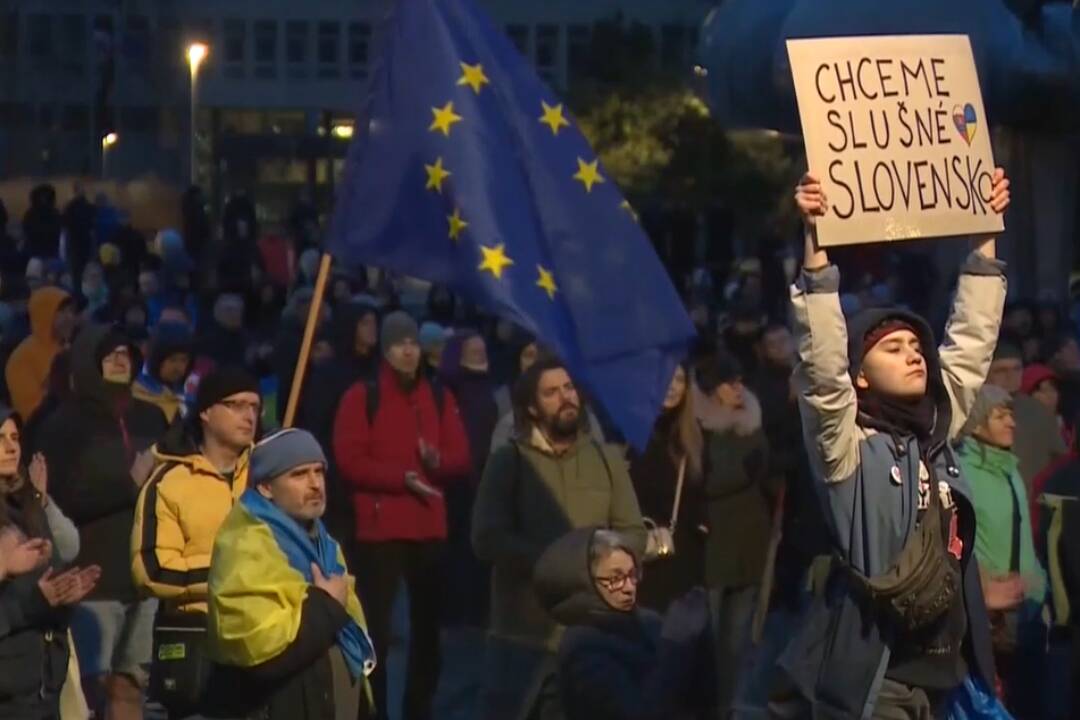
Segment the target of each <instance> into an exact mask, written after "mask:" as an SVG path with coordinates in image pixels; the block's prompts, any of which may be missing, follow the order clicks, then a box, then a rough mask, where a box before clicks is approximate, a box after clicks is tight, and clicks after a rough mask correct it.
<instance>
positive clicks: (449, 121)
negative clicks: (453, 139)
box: [428, 100, 462, 137]
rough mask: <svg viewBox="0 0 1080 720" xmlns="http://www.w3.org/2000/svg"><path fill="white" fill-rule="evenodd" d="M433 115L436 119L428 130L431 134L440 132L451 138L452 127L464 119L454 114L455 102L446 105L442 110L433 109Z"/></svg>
mask: <svg viewBox="0 0 1080 720" xmlns="http://www.w3.org/2000/svg"><path fill="white" fill-rule="evenodd" d="M431 114H432V115H434V116H435V119H434V120H433V121H432V123H431V127H429V128H428V130H430V131H431V132H435V131H436V130H439V131H441V132H442V134H443V135H445V136H447V137H450V127H451V126H452V125H453V124H454V123H458V122H461V120H462V117H461V116H460V115H458V114H457V113H456V112H454V101H453V100H451V101H450V102H448V103H446V105H444V106H443V107H441V108H431Z"/></svg>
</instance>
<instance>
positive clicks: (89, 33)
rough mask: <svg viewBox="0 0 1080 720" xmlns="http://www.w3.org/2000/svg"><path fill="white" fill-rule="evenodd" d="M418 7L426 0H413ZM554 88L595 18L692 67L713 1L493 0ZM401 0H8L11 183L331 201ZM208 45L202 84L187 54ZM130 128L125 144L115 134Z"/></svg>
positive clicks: (4, 39)
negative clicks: (634, 31) (106, 183)
mask: <svg viewBox="0 0 1080 720" xmlns="http://www.w3.org/2000/svg"><path fill="white" fill-rule="evenodd" d="M407 1H410V2H412V1H418V0H407ZM480 1H481V2H482V3H483V5H484V6H485V7H486V8H487V9H488V10H489V12H491V13H492V15H493V16H494V17H495V18H496V20H497V21H498V22H499V23H501V24H502V25H503V27H504V28H505V30H506V32H507V34H508V36H509V37H510V38H511V39H512V40H513V42H514V43H515V44H516V45H517V46H518V48H519V49H521V51H522V52H523V53H524V54H525V55H526V56H527V57H529V58H530V59H531V60H532V62H533V63H534V64H535V65H536V67H537V69H538V71H539V72H540V74H541V75H542V76H543V77H544V78H545V79H546V80H547V81H548V82H549V83H550V84H551V85H552V86H553V87H555V88H557V89H565V88H566V87H567V86H568V84H569V83H570V82H571V81H572V80H573V78H574V76H575V73H576V72H578V71H580V70H581V65H582V62H583V60H582V58H583V57H584V54H585V52H586V49H587V47H588V45H589V42H590V38H591V32H592V28H593V24H594V23H596V22H597V21H603V20H611V19H614V18H618V17H621V18H623V19H625V20H626V21H628V22H636V23H640V24H642V25H644V26H646V27H648V28H649V30H650V32H651V33H652V34H653V39H654V44H655V47H656V50H657V52H656V58H657V62H658V63H663V64H665V65H670V66H672V67H677V68H682V67H685V68H686V69H687V70H688V69H689V67H690V65H691V64H692V61H693V55H694V49H695V47H696V44H697V32H698V27H699V26H700V24H701V21H702V20H703V18H704V16H705V14H706V13H707V11H708V9H709V7H710V4H711V3H710V2H706V1H704V0H666V1H665V2H662V3H660V2H656V1H655V0H595V1H590V0H554V1H552V0H547V1H545V2H524V1H523V0H480ZM391 5H392V0H307V1H306V2H297V1H296V0H183V1H181V0H0V178H12V177H41V178H45V177H50V176H71V175H83V176H91V177H92V176H99V175H102V174H107V175H108V176H109V177H110V178H114V179H116V178H131V177H136V176H143V175H156V176H158V177H160V178H162V179H164V180H165V181H167V182H170V183H174V184H176V185H177V187H183V186H185V185H186V184H188V182H189V179H190V177H191V172H192V168H191V161H190V160H189V158H191V157H192V153H191V143H192V139H193V137H194V144H195V153H194V157H195V158H196V161H195V167H194V169H195V177H196V178H197V180H198V181H199V183H200V184H202V185H204V186H209V188H210V191H211V195H212V196H213V195H216V196H218V197H220V196H221V194H222V193H227V192H229V191H230V190H231V189H233V188H235V187H245V188H247V189H249V190H251V191H253V192H254V194H255V195H256V197H257V198H258V199H259V201H260V204H261V205H264V206H274V207H278V206H281V203H282V202H285V201H286V200H287V198H290V197H294V196H295V195H296V194H297V193H298V191H299V190H300V189H302V188H307V189H308V190H309V191H312V192H313V193H314V194H315V196H316V198H317V199H318V200H320V204H322V205H323V206H324V207H325V206H326V204H327V202H328V201H329V198H331V197H332V195H333V183H334V179H335V176H337V175H338V174H339V173H340V170H341V165H342V162H343V158H344V154H345V150H346V147H347V140H348V138H349V137H350V135H351V128H352V118H353V115H354V113H355V111H356V110H357V109H358V107H359V105H360V103H361V102H362V97H363V90H364V85H365V83H366V81H367V79H368V77H369V73H370V71H371V66H372V63H373V60H374V56H375V52H376V45H377V43H378V34H379V27H380V26H381V24H382V22H383V20H384V18H385V17H386V15H387V13H388V12H389V10H390V9H391ZM193 42H203V43H206V44H207V45H208V46H209V49H210V50H209V56H208V58H207V60H206V61H205V63H204V64H203V65H202V66H201V67H200V68H199V71H198V74H197V80H196V83H195V88H196V93H195V99H196V109H195V118H196V120H195V127H196V132H195V133H194V135H193V133H192V126H191V120H190V118H191V104H190V103H191V97H192V93H191V87H192V84H191V78H190V74H191V73H190V69H189V65H188V62H187V60H186V58H185V50H186V48H187V47H188V46H189V45H190V44H191V43H193ZM108 133H115V142H114V143H112V144H108V145H106V144H103V142H102V138H104V137H105V136H106V135H107V134H108Z"/></svg>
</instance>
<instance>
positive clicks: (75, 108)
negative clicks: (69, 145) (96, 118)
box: [60, 105, 90, 133]
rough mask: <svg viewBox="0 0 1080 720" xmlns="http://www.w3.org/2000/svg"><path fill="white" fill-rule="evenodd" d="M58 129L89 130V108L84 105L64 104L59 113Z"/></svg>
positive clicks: (82, 131)
mask: <svg viewBox="0 0 1080 720" xmlns="http://www.w3.org/2000/svg"><path fill="white" fill-rule="evenodd" d="M60 129H61V130H63V131H65V132H70V133H85V132H89V130H90V108H89V107H87V106H86V105H65V106H64V109H63V111H62V114H61V115H60Z"/></svg>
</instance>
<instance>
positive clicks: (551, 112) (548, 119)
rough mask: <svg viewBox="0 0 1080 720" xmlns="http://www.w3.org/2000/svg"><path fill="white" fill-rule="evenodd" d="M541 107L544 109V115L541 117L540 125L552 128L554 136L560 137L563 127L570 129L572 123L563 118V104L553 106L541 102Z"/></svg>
mask: <svg viewBox="0 0 1080 720" xmlns="http://www.w3.org/2000/svg"><path fill="white" fill-rule="evenodd" d="M540 105H541V106H542V107H543V108H544V114H543V115H541V116H540V124H541V125H547V126H548V127H550V128H551V134H552V135H558V134H559V128H561V127H570V121H569V120H567V119H566V118H565V117H563V106H562V103H559V104H558V105H555V106H552V105H548V104H547V103H546V102H544V101H543V100H541V101H540Z"/></svg>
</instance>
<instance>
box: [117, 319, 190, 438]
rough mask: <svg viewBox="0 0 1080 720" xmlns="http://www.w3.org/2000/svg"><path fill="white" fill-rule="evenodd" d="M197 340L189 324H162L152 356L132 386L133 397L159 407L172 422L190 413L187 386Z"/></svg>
mask: <svg viewBox="0 0 1080 720" xmlns="http://www.w3.org/2000/svg"><path fill="white" fill-rule="evenodd" d="M193 342H194V341H193V340H192V337H191V332H190V331H189V330H188V329H187V326H186V325H180V324H179V323H160V324H159V325H158V326H157V327H156V328H155V329H154V334H153V336H152V337H151V339H150V353H149V357H147V359H146V364H145V365H143V368H142V372H140V373H139V377H137V378H136V379H135V383H134V385H132V386H131V394H132V396H133V397H135V398H137V399H139V400H143V401H144V402H148V403H150V404H152V405H157V406H158V408H160V409H161V412H162V413H164V414H165V419H166V420H167V421H168V422H169V423H172V421H173V420H175V419H176V416H177V415H180V416H185V415H186V414H187V407H186V404H187V398H186V397H185V392H184V383H185V381H186V380H187V376H188V373H189V372H191V364H192V348H193Z"/></svg>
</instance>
